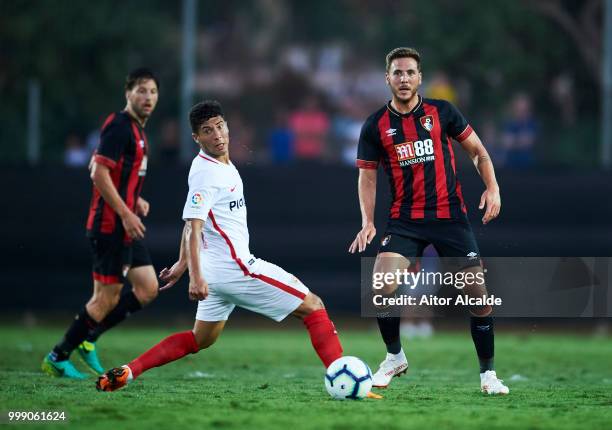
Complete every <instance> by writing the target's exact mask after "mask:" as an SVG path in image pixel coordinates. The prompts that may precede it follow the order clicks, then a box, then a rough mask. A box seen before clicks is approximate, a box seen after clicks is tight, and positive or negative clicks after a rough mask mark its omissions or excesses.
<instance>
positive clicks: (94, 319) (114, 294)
mask: <svg viewBox="0 0 612 430" xmlns="http://www.w3.org/2000/svg"><path fill="white" fill-rule="evenodd" d="M121 287H122V285H121V284H102V283H100V282H99V281H95V282H94V294H93V296H92V298H91V299H90V300H89V302H88V303H87V305H86V306H85V307H84V308H83V310H82V311H81V312H80V313H79V314H77V315H76V317H75V318H74V321H73V322H72V324H71V325H70V327H69V328H68V330H67V331H66V333H65V334H64V337H63V338H62V340H61V341H60V342H59V343H58V344H57V345H55V347H54V348H53V350H52V351H51V352H50V353H49V354H47V356H45V358H44V359H43V362H42V365H41V368H42V370H43V371H44V372H45V373H47V374H48V375H51V376H58V377H64V378H73V379H84V378H85V377H86V376H85V375H84V374H82V373H81V372H79V371H78V370H77V369H76V367H74V365H73V364H72V362H71V361H70V359H69V358H70V354H71V353H72V351H74V350H75V349H76V348H77V347H78V346H79V345H80V344H81V343H82V342H83V341H84V340H85V338H86V337H87V334H88V333H89V331H90V330H94V329H95V328H96V327H97V325H98V324H99V323H98V321H100V320H102V319H103V318H104V317H105V315H106V314H107V313H108V312H109V311H110V310H111V309H112V308H113V307H114V306H115V305H116V304H117V301H118V299H119V292H120V291H121Z"/></svg>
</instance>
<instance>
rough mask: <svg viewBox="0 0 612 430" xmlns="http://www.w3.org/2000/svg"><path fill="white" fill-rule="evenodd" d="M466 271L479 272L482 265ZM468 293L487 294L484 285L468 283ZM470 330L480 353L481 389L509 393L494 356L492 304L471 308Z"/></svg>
mask: <svg viewBox="0 0 612 430" xmlns="http://www.w3.org/2000/svg"><path fill="white" fill-rule="evenodd" d="M465 270H466V271H472V272H478V271H481V270H482V268H481V267H480V266H478V267H473V268H468V269H465ZM464 291H465V293H466V294H468V295H470V296H474V297H482V296H483V295H486V294H487V290H486V287H485V286H484V285H476V284H473V285H467V286H466V287H465V288H464ZM470 312H471V314H472V316H471V318H470V331H471V334H472V340H473V341H474V346H475V348H476V354H477V355H478V362H479V365H480V390H481V391H482V392H483V393H486V394H508V393H509V392H510V389H509V388H508V387H507V386H505V385H504V384H503V381H502V380H501V379H498V378H497V374H496V372H495V366H494V362H493V357H494V355H495V333H494V331H493V317H492V316H491V313H492V312H493V308H492V307H491V306H488V305H487V306H478V307H476V306H475V307H472V308H471V309H470Z"/></svg>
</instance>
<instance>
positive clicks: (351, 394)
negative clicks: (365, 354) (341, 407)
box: [325, 356, 372, 400]
mask: <svg viewBox="0 0 612 430" xmlns="http://www.w3.org/2000/svg"><path fill="white" fill-rule="evenodd" d="M325 388H327V392H328V393H329V395H330V396H332V397H333V398H334V399H338V400H345V399H363V398H364V397H366V396H367V395H368V393H369V392H370V390H371V389H372V371H371V370H370V367H369V366H368V365H367V364H365V362H363V361H362V360H360V359H359V358H357V357H350V356H349V357H340V358H339V359H337V360H336V361H334V362H333V363H332V364H330V365H329V367H328V368H327V371H326V372H325Z"/></svg>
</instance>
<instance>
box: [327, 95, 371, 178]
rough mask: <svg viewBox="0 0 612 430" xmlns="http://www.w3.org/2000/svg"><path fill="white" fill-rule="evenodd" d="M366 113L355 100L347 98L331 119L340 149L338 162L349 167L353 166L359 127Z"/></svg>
mask: <svg viewBox="0 0 612 430" xmlns="http://www.w3.org/2000/svg"><path fill="white" fill-rule="evenodd" d="M366 115H367V111H366V110H364V109H363V106H362V105H360V104H359V103H358V102H357V101H356V100H353V99H351V98H347V99H345V100H344V102H343V103H342V106H341V107H340V111H339V113H338V114H337V115H336V116H335V117H334V118H333V121H332V130H333V133H334V137H335V140H336V141H337V142H338V144H339V147H340V150H339V152H340V154H339V155H340V160H341V161H342V162H343V163H346V164H348V165H349V166H354V165H355V160H356V159H357V144H358V143H359V134H360V133H361V126H362V125H363V121H364V119H365V116H366Z"/></svg>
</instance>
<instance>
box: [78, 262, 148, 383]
mask: <svg viewBox="0 0 612 430" xmlns="http://www.w3.org/2000/svg"><path fill="white" fill-rule="evenodd" d="M127 278H128V280H129V281H130V283H131V284H132V290H131V291H128V292H127V293H125V294H123V295H121V298H120V299H119V303H117V306H115V307H114V309H113V310H112V311H110V312H109V313H108V315H106V317H105V318H104V319H103V320H102V321H100V324H98V325H97V326H96V327H95V328H93V329H91V330H90V331H89V333H88V334H87V338H86V339H85V340H84V341H83V342H82V343H81V344H80V345H79V348H78V352H79V356H80V357H81V359H82V360H83V361H84V362H85V364H87V365H88V366H89V367H90V368H91V369H92V370H93V371H94V372H96V373H97V374H98V375H101V374H103V373H104V368H103V367H102V365H101V364H100V360H99V358H98V354H97V347H96V342H97V340H98V338H99V337H100V336H101V335H102V333H104V332H106V331H108V330H110V329H111V328H113V327H114V326H116V325H117V324H119V323H120V322H121V321H123V320H124V319H126V318H127V317H128V316H130V315H131V314H133V313H135V312H138V311H139V310H140V309H142V308H143V307H145V306H146V305H148V304H149V303H151V302H152V301H153V300H154V299H155V298H156V297H157V294H158V290H159V283H158V281H157V277H156V276H155V270H154V269H153V266H151V265H147V266H140V267H134V268H132V269H130V271H129V272H128V274H127Z"/></svg>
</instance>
